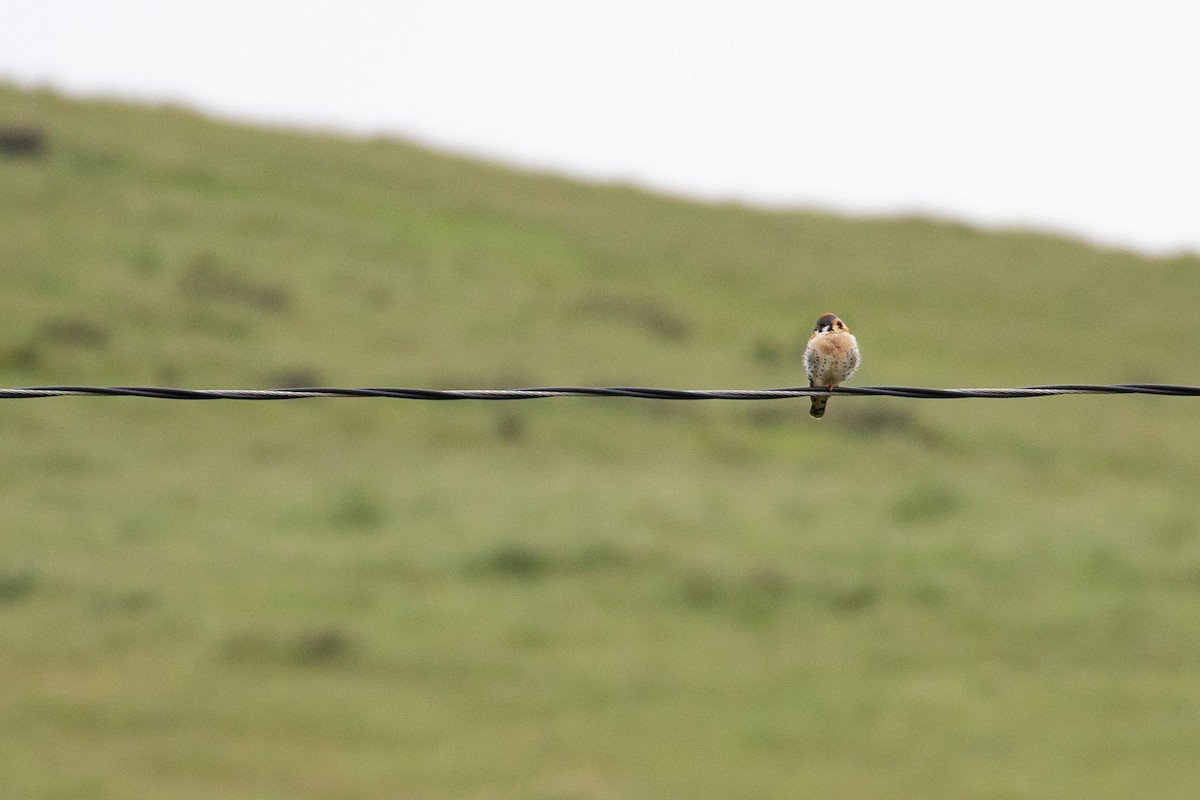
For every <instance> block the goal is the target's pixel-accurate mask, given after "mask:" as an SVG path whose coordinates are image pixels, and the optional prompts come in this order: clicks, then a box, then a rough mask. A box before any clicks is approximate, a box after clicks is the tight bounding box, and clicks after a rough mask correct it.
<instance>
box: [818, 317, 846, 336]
mask: <svg viewBox="0 0 1200 800" xmlns="http://www.w3.org/2000/svg"><path fill="white" fill-rule="evenodd" d="M849 330H850V329H849V328H847V327H846V323H844V322H842V321H841V320H840V319H838V316H837V314H822V315H821V316H819V317H817V324H816V325H815V326H814V327H813V332H814V333H830V332H832V331H847V332H848V331H849Z"/></svg>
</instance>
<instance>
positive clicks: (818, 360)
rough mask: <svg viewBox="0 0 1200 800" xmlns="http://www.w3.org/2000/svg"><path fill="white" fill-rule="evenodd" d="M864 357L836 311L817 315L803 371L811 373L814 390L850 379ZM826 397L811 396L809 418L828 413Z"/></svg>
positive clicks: (809, 374)
mask: <svg viewBox="0 0 1200 800" xmlns="http://www.w3.org/2000/svg"><path fill="white" fill-rule="evenodd" d="M860 363H862V358H861V357H860V356H859V355H858V340H857V339H855V338H854V334H852V333H850V329H849V328H847V327H846V323H844V322H842V321H841V320H840V319H838V317H837V314H822V315H821V316H819V317H817V324H816V326H815V327H814V328H813V333H812V336H810V337H808V347H806V348H805V349H804V371H805V372H807V373H808V385H809V387H810V388H813V389H832V388H833V387H835V386H837V385H838V384H839V383H841V382H842V381H844V380H847V379H848V378H849V377H850V376H851V375H853V374H854V371H855V370H857V369H858V365H859V364H860ZM827 402H829V398H828V397H826V396H821V397H813V398H812V410H811V411H809V412H808V414H809V416H810V417H813V418H814V419H820V418H821V417H823V416H824V415H825V404H826V403H827Z"/></svg>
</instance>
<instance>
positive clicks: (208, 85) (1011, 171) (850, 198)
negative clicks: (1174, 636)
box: [0, 0, 1200, 252]
mask: <svg viewBox="0 0 1200 800" xmlns="http://www.w3.org/2000/svg"><path fill="white" fill-rule="evenodd" d="M0 79H8V80H15V81H17V82H18V83H21V84H24V85H33V84H49V85H51V86H54V87H57V88H59V89H62V90H64V91H67V92H69V93H72V94H87V95H91V94H107V95H113V94H117V95H122V96H128V97H134V98H149V99H170V100H175V101H182V102H184V103H186V104H189V105H193V106H195V107H198V108H200V109H203V110H205V111H208V112H212V113H216V114H219V115H221V116H225V117H234V118H239V119H248V120H253V121H268V122H283V123H288V124H300V125H311V126H320V127H325V128H330V127H332V128H339V129H344V130H347V131H351V132H356V133H377V132H386V133H392V134H396V135H401V136H408V137H411V138H416V139H418V140H420V141H423V142H426V143H430V144H434V145H437V146H440V147H445V148H450V149H454V150H459V151H465V152H468V153H475V154H481V155H485V156H488V157H490V158H496V159H502V160H505V161H510V162H514V163H518V164H523V165H530V166H535V167H539V168H550V169H554V170H558V171H564V172H568V173H571V174H576V175H581V176H587V177H594V178H605V179H614V178H615V179H620V180H628V181H633V182H636V183H639V184H643V185H646V186H650V187H653V188H656V189H660V190H667V191H671V192H674V193H679V194H687V195H693V196H698V197H703V198H719V199H726V198H733V199H739V200H743V201H750V202H755V203H764V204H772V205H806V206H819V207H823V208H829V209H834V210H847V211H853V212H870V213H880V212H883V213H892V212H906V213H907V212H914V211H915V212H925V213H934V214H939V215H945V216H950V217H955V218H960V219H966V220H969V221H974V222H979V223H984V224H988V225H1026V226H1032V227H1037V228H1042V229H1047V230H1055V231H1064V232H1068V233H1072V234H1075V235H1079V236H1082V237H1084V238H1087V239H1090V240H1093V241H1097V242H1101V243H1108V244H1117V245H1123V246H1130V247H1135V248H1137V249H1141V250H1145V251H1149V252H1171V251H1174V250H1178V249H1181V248H1186V249H1191V250H1196V251H1200V2H1197V1H1196V0H1138V2H1130V1H1128V0H1002V1H1001V2H992V1H991V0H979V1H972V2H966V1H965V0H905V1H904V2H895V1H894V0H857V1H856V0H839V1H837V2H835V1H833V0H822V1H821V2H768V1H766V0H763V1H761V2H756V0H728V1H725V0H720V1H717V2H705V1H704V0H690V2H689V1H687V0H603V2H594V1H593V0H558V1H557V2H554V1H552V0H505V1H504V2H496V1H495V0H493V1H492V2H489V1H488V0H437V1H436V2H434V1H433V0H429V1H426V2H420V1H418V0H395V1H394V2H385V1H384V0H339V1H338V2H306V1H305V0H286V1H285V0H278V1H272V0H206V1H205V2H168V1H166V0H159V1H157V2H151V1H150V0H28V2H14V3H7V4H5V8H4V10H3V15H2V19H0Z"/></svg>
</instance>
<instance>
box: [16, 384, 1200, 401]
mask: <svg viewBox="0 0 1200 800" xmlns="http://www.w3.org/2000/svg"><path fill="white" fill-rule="evenodd" d="M1065 394H1154V395H1167V396H1170V397H1200V386H1179V385H1175V384H1163V383H1118V384H1087V383H1068V384H1056V385H1051V386H1024V387H1016V388H1011V389H924V388H920V387H914V386H839V387H838V388H836V389H832V390H830V389H811V388H808V387H801V386H796V387H787V388H782V389H654V388H647V387H638V386H600V387H594V386H543V387H536V388H529V389H388V388H362V389H330V388H296V389H174V388H169V387H155V386H29V387H24V388H12V389H4V388H0V399H20V398H34V397H62V396H75V397H78V396H93V397H147V398H153V399H156V400H300V399H305V398H314V397H389V398H393V399H398V400H532V399H536V398H541V397H636V398H642V399H646V400H783V399H787V398H796V397H809V396H813V395H837V396H849V397H868V396H884V397H908V398H913V399H918V400H951V399H960V398H968V397H974V398H991V399H1001V398H1015V397H1047V396H1051V395H1065Z"/></svg>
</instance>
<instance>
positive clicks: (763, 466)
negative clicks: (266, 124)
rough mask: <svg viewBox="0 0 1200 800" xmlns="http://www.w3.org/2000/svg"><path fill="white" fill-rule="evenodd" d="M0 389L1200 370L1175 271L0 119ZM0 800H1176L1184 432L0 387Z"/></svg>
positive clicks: (1101, 407)
mask: <svg viewBox="0 0 1200 800" xmlns="http://www.w3.org/2000/svg"><path fill="white" fill-rule="evenodd" d="M0 121H3V122H6V123H9V124H12V123H20V124H29V125H36V126H40V127H42V128H43V129H44V130H45V131H46V132H47V133H48V136H49V145H48V149H47V150H46V152H45V153H44V155H42V156H41V157H36V158H24V159H14V158H0V317H2V318H3V320H4V322H3V325H2V326H0V385H7V386H19V385H34V384H48V383H94V384H169V385H181V386H188V387H199V388H217V387H232V386H237V387H269V386H280V385H312V384H326V385H359V386H369V385H400V386H431V387H453V386H497V387H499V386H516V385H529V384H570V383H580V384H601V383H623V384H648V385H659V386H677V387H685V388H701V387H703V388H718V387H734V386H740V387H760V386H781V385H795V384H798V383H802V382H803V378H802V369H801V367H800V364H799V360H798V355H799V349H800V348H801V347H802V346H803V342H804V340H805V339H806V338H807V332H808V330H809V329H810V328H811V325H812V322H813V320H814V319H815V317H816V316H817V314H819V313H820V312H823V311H827V310H833V311H836V312H837V313H839V314H840V315H842V317H843V318H844V319H845V320H846V321H847V323H848V324H849V325H850V327H851V328H852V329H853V330H854V332H855V333H856V334H857V335H858V337H859V341H860V343H861V345H862V348H863V353H864V358H865V362H864V366H863V369H862V370H861V372H860V373H859V375H858V376H856V378H855V382H856V383H859V384H876V383H896V384H908V385H932V386H1005V385H1019V384H1031V383H1041V382H1084V381H1087V382H1117V381H1132V380H1137V381H1163V382H1179V383H1196V382H1198V381H1200V315H1198V314H1197V313H1196V308H1195V305H1196V298H1197V297H1198V296H1200V259H1198V258H1195V257H1180V258H1176V259H1170V260H1165V259H1160V260H1155V259H1148V258H1142V257H1139V256H1136V255H1133V254H1130V253H1126V252H1117V251H1111V250H1099V249H1095V248H1092V247H1088V246H1085V245H1083V244H1081V243H1078V242H1073V241H1068V240H1065V239H1060V238H1055V237H1051V236H1045V235H1034V234H1028V233H1017V232H1010V233H988V232H982V231H979V230H975V229H972V228H969V227H966V226H963V225H958V224H952V223H945V222H938V221H930V220H923V219H900V220H877V219H859V220H851V219H845V218H841V217H835V216H830V215H824V214H817V213H782V212H779V213H775V212H764V211H759V210H753V209H747V208H742V207H737V206H730V205H705V204H696V203H689V202H683V201H679V200H674V199H668V198H663V197H658V196H654V195H651V194H647V193H643V192H640V191H635V190H633V189H630V188H626V187H620V186H595V185H585V184H580V183H574V182H570V181H567V180H563V179H560V178H556V177H550V176H543V175H531V174H524V173H519V172H514V171H511V170H508V169H505V168H501V167H498V166H492V165H487V164H481V163H477V162H473V161H469V160H465V159H462V158H456V157H450V156H446V155H442V154H438V153H433V152H429V151H427V150H423V149H419V148H415V147H412V146H409V145H407V144H403V143H399V142H393V141H351V140H346V139H340V138H336V137H332V136H319V135H308V134H301V133H292V132H283V131H265V130H256V129H252V128H247V127H241V126H234V125H229V124H223V123H218V122H214V121H211V120H207V119H204V118H201V117H200V116H197V115H195V114H192V113H188V112H185V111H181V110H176V109H171V108H143V107H133V106H126V105H120V104H115V103H105V102H79V101H73V100H66V99H63V98H61V97H58V96H55V95H53V94H50V93H44V92H24V91H18V90H15V89H13V88H11V87H9V88H5V87H0ZM0 453H2V454H3V462H2V466H0V498H3V499H2V502H0V531H2V532H3V533H2V534H0V686H3V687H4V688H3V691H0V721H2V725H3V732H4V743H3V745H0V794H3V795H4V796H6V797H25V798H127V797H155V798H204V799H205V800H211V798H220V797H229V798H234V797H236V798H289V800H290V799H291V798H307V797H311V798H327V797H340V798H360V797H361V798H375V797H378V798H394V797H403V798H430V799H433V798H438V799H440V798H510V797H511V798H545V799H546V800H549V799H550V798H638V797H645V798H664V797H667V798H672V797H679V798H683V797H686V798H723V799H724V798H764V797H805V796H807V797H839V798H852V797H864V798H865V797H870V798H923V799H929V798H956V799H958V798H1018V797H1020V798H1064V797H1079V798H1089V799H1090V800H1094V799H1095V798H1128V797H1131V796H1142V797H1156V798H1172V797H1178V798H1191V797H1195V796H1196V795H1197V794H1198V793H1200V744H1198V742H1200V678H1198V676H1200V631H1198V628H1197V620H1198V619H1200V493H1198V492H1197V486H1198V485H1200V402H1197V401H1194V400H1188V399H1169V398H1149V397H1080V398H1071V397H1064V398H1049V399H1037V400H1011V401H944V402H939V401H903V400H889V399H861V398H836V399H834V400H833V401H831V402H830V405H829V412H828V414H827V416H826V418H825V419H824V420H822V421H821V422H819V423H817V422H813V421H811V420H809V419H808V417H807V413H806V407H805V403H804V402H803V401H797V402H790V401H789V402H772V403H742V404H735V403H727V404H717V403H666V402H641V401H622V400H586V399H578V400H576V399H561V400H538V401H531V402H523V403H491V404H483V403H475V404H471V403H452V404H439V403H420V402H402V401H382V400H381V401H366V400H328V401H326V400H322V401H300V402H291V403H258V404H256V403H184V402H165V401H152V400H137V399H82V398H78V399H67V398H63V399H53V400H50V399H47V400H36V401H34V400H27V401H15V400H14V401H5V402H3V403H0Z"/></svg>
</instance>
